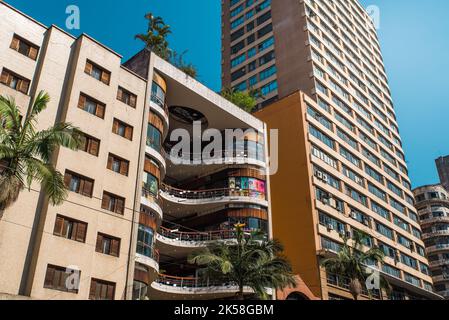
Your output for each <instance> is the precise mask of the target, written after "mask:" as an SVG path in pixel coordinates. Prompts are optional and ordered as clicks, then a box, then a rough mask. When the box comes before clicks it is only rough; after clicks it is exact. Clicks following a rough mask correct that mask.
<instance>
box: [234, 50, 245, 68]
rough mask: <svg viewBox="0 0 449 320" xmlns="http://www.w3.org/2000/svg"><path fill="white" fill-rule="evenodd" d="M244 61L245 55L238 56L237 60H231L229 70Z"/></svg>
mask: <svg viewBox="0 0 449 320" xmlns="http://www.w3.org/2000/svg"><path fill="white" fill-rule="evenodd" d="M245 60H246V56H245V54H244V53H243V54H241V55H239V56H238V57H237V58H234V59H232V60H231V68H235V67H237V66H238V65H239V64H241V63H243V62H244V61H245Z"/></svg>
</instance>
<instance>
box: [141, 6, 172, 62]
mask: <svg viewBox="0 0 449 320" xmlns="http://www.w3.org/2000/svg"><path fill="white" fill-rule="evenodd" d="M145 19H146V20H148V28H147V32H146V33H141V34H137V35H136V36H135V38H136V39H139V40H141V41H143V42H144V43H145V48H147V49H148V50H150V51H153V52H154V53H156V54H157V55H158V56H160V57H161V58H163V59H166V60H168V59H169V58H170V51H169V47H168V40H167V37H168V35H169V34H171V30H170V26H169V25H167V24H165V22H164V20H163V19H162V18H161V17H155V16H154V15H153V14H152V13H147V14H146V15H145Z"/></svg>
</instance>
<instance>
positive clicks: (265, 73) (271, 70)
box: [259, 65, 276, 81]
mask: <svg viewBox="0 0 449 320" xmlns="http://www.w3.org/2000/svg"><path fill="white" fill-rule="evenodd" d="M274 74H276V66H275V65H273V66H271V67H269V68H267V69H265V70H263V71H262V72H260V74H259V78H260V81H263V80H265V79H268V78H269V77H271V76H272V75H274Z"/></svg>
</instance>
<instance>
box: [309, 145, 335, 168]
mask: <svg viewBox="0 0 449 320" xmlns="http://www.w3.org/2000/svg"><path fill="white" fill-rule="evenodd" d="M312 155H314V156H315V157H317V158H318V159H321V160H322V161H324V162H325V163H326V164H328V165H329V166H331V167H333V168H334V169H338V165H337V160H335V158H334V157H332V156H330V155H329V154H328V153H326V152H324V151H323V150H321V149H320V148H318V147H316V146H314V145H312Z"/></svg>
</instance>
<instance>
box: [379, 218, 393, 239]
mask: <svg viewBox="0 0 449 320" xmlns="http://www.w3.org/2000/svg"><path fill="white" fill-rule="evenodd" d="M376 231H377V232H379V233H380V234H381V235H384V236H385V237H387V238H389V239H391V240H394V235H393V230H391V229H390V228H388V227H386V226H384V225H383V224H381V223H379V222H376Z"/></svg>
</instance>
